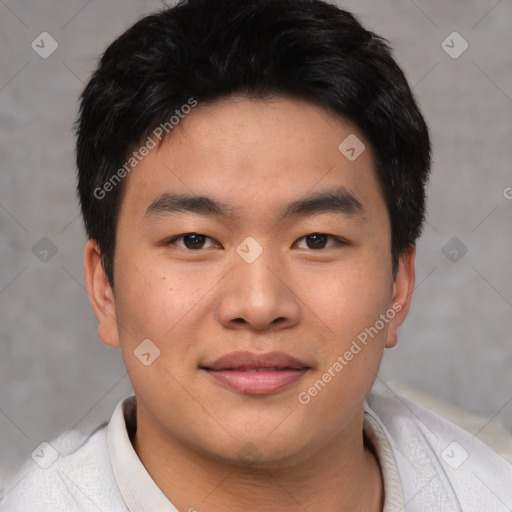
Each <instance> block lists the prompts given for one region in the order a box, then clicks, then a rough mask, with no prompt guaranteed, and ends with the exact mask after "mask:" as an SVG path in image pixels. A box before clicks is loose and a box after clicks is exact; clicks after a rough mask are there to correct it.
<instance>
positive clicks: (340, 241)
mask: <svg viewBox="0 0 512 512" xmlns="http://www.w3.org/2000/svg"><path fill="white" fill-rule="evenodd" d="M191 235H200V236H204V237H205V238H206V239H209V240H214V239H213V238H211V237H209V236H206V235H203V234H201V233H195V232H191V233H182V234H181V235H176V236H173V237H171V238H169V239H168V240H166V241H165V242H164V245H166V246H169V245H175V242H176V241H177V240H180V239H183V238H185V237H186V236H191ZM311 235H322V236H327V237H328V238H330V239H332V240H334V241H335V242H336V244H335V245H334V246H336V245H338V246H340V245H341V246H343V245H350V244H349V242H348V241H347V240H344V239H343V238H340V237H337V236H334V235H329V234H328V233H318V232H316V231H315V232H313V233H308V234H307V235H304V236H303V237H301V238H299V239H297V241H299V240H303V239H305V238H307V237H308V236H311ZM297 241H296V242H297ZM296 242H294V243H296ZM334 246H330V247H321V248H320V249H310V250H311V251H321V250H324V249H330V248H332V247H334ZM182 249H185V250H187V251H190V252H199V251H201V250H203V248H202V247H201V248H200V249H189V248H188V247H182ZM308 249H309V248H308Z"/></svg>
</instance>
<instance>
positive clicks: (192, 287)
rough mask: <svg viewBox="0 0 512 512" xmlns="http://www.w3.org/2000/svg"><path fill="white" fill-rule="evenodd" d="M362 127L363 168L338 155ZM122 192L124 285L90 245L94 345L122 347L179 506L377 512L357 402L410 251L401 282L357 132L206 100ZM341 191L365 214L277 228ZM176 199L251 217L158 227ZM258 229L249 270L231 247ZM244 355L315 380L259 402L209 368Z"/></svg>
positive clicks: (120, 271)
mask: <svg viewBox="0 0 512 512" xmlns="http://www.w3.org/2000/svg"><path fill="white" fill-rule="evenodd" d="M349 134H356V136H357V137H358V138H359V139H360V140H361V141H363V142H364V143H365V145H366V150H365V151H364V152H363V153H362V154H361V155H360V156H359V157H358V158H357V159H356V160H355V161H353V162H351V161H349V160H348V159H347V158H345V156H343V155H342V154H341V152H340V151H339V149H338V145H339V144H340V143H341V142H342V141H343V140H344V139H345V138H346V137H347V136H348V135H349ZM124 186H125V187H126V188H125V191H124V192H125V193H124V196H123V201H122V205H121V209H120V214H119V222H118V227H117V234H116V255H115V265H114V289H115V291H113V290H112V289H111V288H110V286H109V285H108V282H107V279H106V276H105V273H104V270H103V267H102V265H101V259H100V251H99V249H98V246H97V244H96V243H95V242H94V241H92V240H90V241H88V243H87V245H86V248H85V260H84V267H85V279H86V284H87V288H88V290H89V294H90V297H91V302H92V305H93V308H94V311H95V314H96V317H97V319H98V324H99V327H98V332H99V336H100V337H101V339H102V340H103V342H104V343H106V344H107V345H110V346H120V347H121V351H122V354H123V358H124V361H125V364H126V368H127V371H128V373H129V377H130V380H131V382H132V385H133V388H134V391H135V395H136V397H137V425H138V428H137V433H136V436H135V439H134V442H133V444H134V448H135V450H136V452H137V454H138V456H139V457H140V459H141V461H142V463H143V464H144V466H145V467H146V469H147V470H148V472H149V474H150V475H151V477H152V478H153V479H154V480H155V482H156V483H157V485H158V486H159V487H160V488H161V489H162V491H163V493H164V494H165V495H166V496H167V497H168V498H169V500H171V501H172V503H173V504H174V505H175V506H176V507H177V508H178V509H179V510H180V511H181V510H183V511H186V510H194V509H197V510H198V511H201V512H213V511H219V510H246V511H254V512H256V511H265V512H273V511H282V510H288V511H299V510H300V511H304V510H325V511H332V512H334V511H339V510H356V509H357V510H366V511H381V510H382V505H383V482H382V475H381V472H380V469H379V465H378V462H377V460H376V458H375V456H374V455H373V454H372V452H371V450H370V449H369V448H368V447H367V446H365V444H364V442H363V436H362V422H363V412H362V407H363V402H364V400H365V398H366V396H367V394H368V393H369V391H370V389H371V387H372V385H373V383H374V381H375V378H376V373H377V371H378V368H379V365H380V362H381V358H382V355H383V351H384V348H386V347H393V346H394V345H395V344H396V342H397V330H398V327H399V325H400V324H401V323H402V322H403V321H404V319H405V317H406V315H407V312H408V310H409V305H410V301H411V296H412V290H413V287H414V256H415V248H414V246H411V248H410V249H409V250H408V251H406V252H405V253H404V254H403V255H402V257H401V258H400V262H399V268H398V273H397V275H396V277H394V276H393V275H392V270H391V268H392V267H391V227H390V222H389V216H388V212H387V208H386V205H385V202H384V199H383V195H382V191H381V189H380V187H379V184H378V182H377V178H376V175H375V172H374V167H373V157H372V154H371V148H370V144H369V143H368V142H367V141H366V140H365V138H364V136H363V135H362V133H361V132H360V131H359V130H358V129H356V128H355V127H354V126H353V125H351V124H350V123H348V122H346V121H344V120H341V119H339V118H337V117H334V116H332V115H330V114H329V113H328V112H326V111H325V110H324V109H322V108H321V107H318V106H315V105H313V104H311V103H307V102H304V101H301V100H297V99H291V98H285V97H276V98H273V99H266V100H254V99H248V98H245V97H235V98H229V99H224V100H221V101H217V102H214V103H212V104H209V105H198V106H197V107H196V108H195V109H194V110H193V111H192V112H191V113H190V114H189V115H187V117H186V118H185V119H184V120H183V121H181V123H180V125H179V126H178V127H177V128H175V130H174V131H173V132H172V136H170V137H168V138H167V139H164V141H163V143H162V144H161V145H160V146H159V147H157V148H155V149H153V150H151V151H150V153H149V154H148V155H147V156H146V157H145V158H144V160H143V161H142V162H141V163H140V164H139V165H138V166H137V167H136V168H135V169H134V171H133V172H132V173H131V174H130V175H129V176H128V177H127V179H126V182H125V183H124ZM339 187H344V189H345V190H346V191H348V192H349V193H350V194H352V195H353V196H354V197H355V198H357V200H358V201H359V202H360V203H361V204H362V205H363V207H364V210H365V211H364V215H347V214H339V213H337V214H336V213H332V212H330V213H319V214H318V213H317V214H314V215H310V216H306V217H303V218H302V217H299V218H289V219H286V220H280V215H279V212H280V209H281V208H282V207H283V205H285V204H287V203H289V202H291V201H293V200H297V199H301V198H303V197H304V196H306V195H310V194H313V193H316V192H320V191H326V190H333V189H337V188H339ZM164 192H180V193H191V194H196V195H205V196H209V197H212V198H215V199H217V200H219V201H222V202H223V203H225V204H227V205H230V206H231V207H232V208H234V210H235V211H236V213H237V215H238V217H237V218H236V219H230V218H219V217H215V216H204V215H199V214H196V213H189V212H182V213H172V214H164V213H163V214H159V215H153V216H152V215H149V216H147V215H146V210H147V208H148V206H149V205H150V204H151V203H152V202H153V201H154V200H155V198H157V197H159V196H160V195H161V194H162V193H164ZM191 232H192V233H199V234H203V235H206V236H207V237H209V238H206V239H205V242H204V244H203V246H202V247H203V248H199V249H189V248H187V247H186V245H185V240H184V239H179V240H178V241H176V242H175V243H174V244H171V245H169V244H167V245H166V244H164V243H163V242H164V241H166V240H168V239H169V238H170V237H172V236H176V235H180V234H183V233H191ZM311 233H325V234H329V235H332V237H339V238H340V239H343V240H345V241H346V243H343V244H339V245H338V244H337V243H336V238H329V239H328V241H326V246H325V247H324V248H320V249H316V248H314V245H309V246H308V243H307V240H306V238H304V237H306V236H307V235H309V234H311ZM248 236H251V237H253V238H254V239H255V240H256V241H257V242H258V244H259V245H260V246H261V248H262V250H263V252H262V254H261V255H260V256H259V257H258V258H257V259H256V260H255V261H253V262H252V263H247V262H246V261H245V260H244V259H242V258H241V257H240V256H239V255H238V254H237V252H236V248H237V246H239V244H240V243H241V242H242V241H243V240H244V239H245V238H246V237H248ZM200 247H201V246H200ZM311 247H313V248H311ZM393 304H400V305H401V310H400V312H399V313H397V314H396V316H395V317H394V319H392V320H390V321H389V323H387V324H386V325H385V327H384V328H383V329H382V330H381V331H379V334H378V335H377V336H375V337H374V338H373V339H371V341H370V342H369V343H368V344H367V346H365V347H364V348H363V349H362V350H361V352H359V353H358V354H357V355H355V356H354V358H353V359H352V360H351V361H350V362H349V363H348V364H347V365H346V366H345V367H344V368H343V370H342V371H341V372H339V373H338V374H337V375H336V377H335V378H333V379H332V380H331V382H329V383H328V384H327V385H326V386H325V388H324V389H323V390H322V391H321V392H320V393H318V395H317V396H315V397H314V398H312V399H311V401H310V402H309V403H308V404H306V405H303V404H301V403H299V401H298V395H299V393H300V392H303V391H307V390H308V388H310V387H311V386H312V385H313V384H314V383H315V382H316V381H317V380H318V379H319V378H321V376H322V374H324V373H325V372H326V371H327V369H328V368H329V367H330V366H332V365H333V363H334V362H335V361H336V359H337V357H338V356H339V355H343V354H344V353H345V352H346V351H347V350H348V349H349V347H350V345H351V343H352V341H353V340H355V339H356V337H357V335H358V334H359V333H361V332H362V331H364V329H365V328H368V327H370V326H373V325H374V324H375V322H376V320H378V319H379V315H381V314H383V313H385V312H386V311H387V310H389V309H390V308H391V307H392V305H393ZM144 339H150V340H152V342H153V343H154V344H155V345H156V346H158V348H159V349H160V356H159V357H158V358H157V359H155V360H154V362H153V363H152V364H151V365H149V366H145V365H143V364H142V363H141V362H140V360H139V359H138V358H137V357H135V355H134V353H133V352H134V350H135V349H136V348H137V346H138V345H139V344H140V343H141V341H142V340H144ZM237 350H249V351H252V352H254V353H258V354H260V353H265V352H269V351H274V350H276V351H283V352H287V353H288V354H291V355H292V356H294V357H296V358H297V359H299V360H301V361H303V362H305V363H307V364H308V365H309V366H310V367H311V369H310V370H309V371H308V372H307V373H306V374H305V375H304V376H303V377H302V379H301V380H299V381H298V382H296V383H294V384H293V385H291V386H289V387H288V388H286V389H284V390H282V391H280V392H277V393H274V394H270V395H262V396H255V395H247V394H244V393H241V392H238V391H234V390H231V389H227V388H225V387H223V386H222V385H220V384H219V383H217V382H216V381H215V380H213V379H212V378H211V377H210V375H208V374H207V373H205V372H204V371H202V370H200V369H199V368H198V366H199V365H200V364H202V363H203V364H204V363H205V362H207V361H213V360H215V359H217V358H218V357H220V356H222V355H225V354H227V353H230V352H233V351H237ZM249 443H250V444H249ZM249 447H252V448H251V449H252V450H253V451H254V450H255V455H254V460H252V461H250V462H246V461H244V460H241V458H240V453H244V450H245V451H247V450H248V449H249ZM241 450H242V452H241Z"/></svg>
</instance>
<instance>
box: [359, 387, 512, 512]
mask: <svg viewBox="0 0 512 512" xmlns="http://www.w3.org/2000/svg"><path fill="white" fill-rule="evenodd" d="M365 411H366V412H367V413H368V414H370V415H371V416H372V417H373V419H374V420H375V421H377V422H378V424H379V425H380V427H381V429H382V430H383V432H384V433H385V435H386V437H387V439H388V441H389V444H390V446H391V449H392V451H393V454H394V457H395V461H396V464H397V467H398V471H399V475H400V480H401V484H402V489H403V493H404V500H405V503H409V507H412V508H407V506H406V510H436V512H441V511H444V510H446V511H448V510H469V511H473V510H486V512H491V511H501V510H510V509H509V508H507V507H510V506H511V505H512V486H511V485H510V484H511V482H512V464H510V463H509V462H508V461H506V460H505V459H504V458H502V457H500V456H499V455H497V454H496V453H495V452H494V451H492V450H491V449H490V448H489V447H488V446H487V445H485V444H484V443H482V442H481V441H480V440H479V439H477V438H476V437H475V436H472V435H471V434H469V433H468V432H466V431H465V430H463V429H461V428H460V427H458V426H457V425H455V424H454V423H452V422H450V421H448V420H446V419H444V418H443V417H441V416H439V415H438V414H436V413H434V412H433V411H431V410H429V409H427V408H425V407H422V406H421V405H419V404H417V403H415V402H413V401H411V400H408V399H407V398H405V397H403V396H401V395H399V394H397V393H395V392H394V391H392V390H391V389H390V388H389V387H387V386H386V385H385V384H384V383H382V382H381V381H378V380H377V381H376V383H375V385H374V387H373V388H372V391H371V392H370V394H369V396H368V398H367V401H366V405H365Z"/></svg>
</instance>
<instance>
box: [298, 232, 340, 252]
mask: <svg viewBox="0 0 512 512" xmlns="http://www.w3.org/2000/svg"><path fill="white" fill-rule="evenodd" d="M329 238H330V239H332V240H334V241H335V243H334V244H332V245H340V244H342V243H343V241H342V240H341V239H339V238H337V237H335V236H332V235H327V234H325V233H311V234H309V235H306V236H303V237H302V238H299V241H300V240H305V241H306V245H307V247H306V249H313V250H315V249H316V250H318V249H325V248H326V246H327V241H328V240H329Z"/></svg>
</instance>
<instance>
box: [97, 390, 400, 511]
mask: <svg viewBox="0 0 512 512" xmlns="http://www.w3.org/2000/svg"><path fill="white" fill-rule="evenodd" d="M136 409H137V401H136V397H135V395H132V396H129V397H127V398H125V399H123V400H122V401H121V402H119V403H118V405H117V407H116V409H115V411H114V413H113V415H112V419H111V421H110V423H109V425H108V429H107V446H108V452H109V456H110V461H111V463H112V469H113V471H114V475H115V478H116V481H117V484H118V486H119V490H120V492H121V495H122V496H123V499H124V501H125V503H126V506H127V507H128V510H129V511H130V512H154V511H155V510H158V511H159V512H178V510H177V509H176V508H175V507H174V506H173V504H172V503H171V502H170V501H169V500H168V499H167V497H166V496H165V495H164V493H163V492H162V491H161V490H160V488H159V487H158V486H157V485H156V483H155V482H154V480H153V479H152V478H151V476H150V475H149V473H148V472H147V470H146V468H145V467H144V465H143V464H142V462H141V460H140V459H139V457H138V456H137V453H136V452H135V449H134V448H133V445H132V442H131V440H130V436H133V434H134V433H135V430H136ZM365 409H366V408H365ZM364 431H365V434H366V436H367V437H368V439H370V441H371V442H372V445H373V447H374V449H375V451H376V454H377V457H378V459H379V464H380V467H381V469H382V472H383V475H384V492H385V504H384V512H394V511H395V510H403V507H404V503H403V494H402V492H401V483H400V477H399V474H398V469H397V465H396V462H395V459H394V456H393V451H392V449H391V446H390V444H389V441H388V439H387V437H386V435H385V433H384V431H383V430H382V428H381V426H380V425H379V423H378V421H376V420H375V419H374V418H373V417H372V415H370V414H369V413H368V410H365V417H364Z"/></svg>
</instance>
